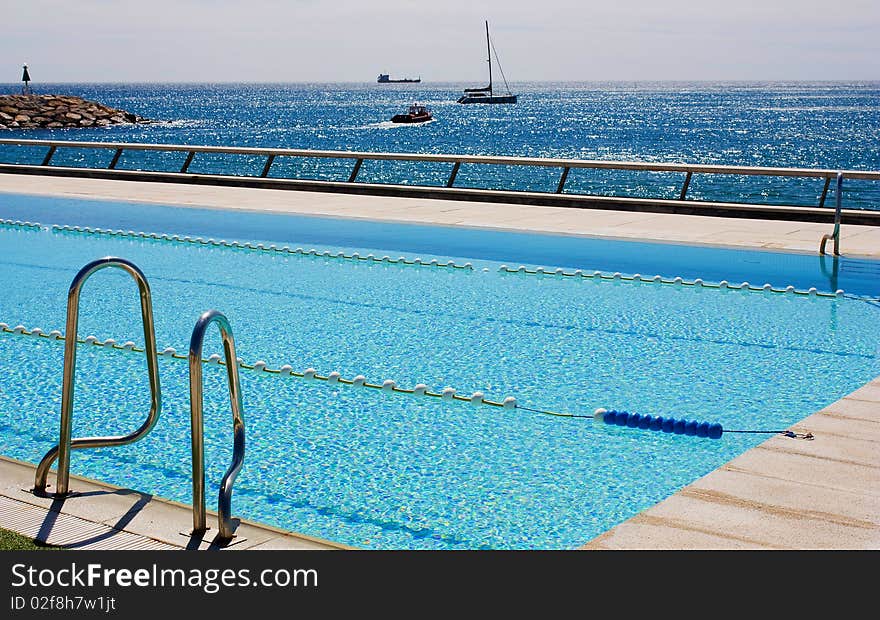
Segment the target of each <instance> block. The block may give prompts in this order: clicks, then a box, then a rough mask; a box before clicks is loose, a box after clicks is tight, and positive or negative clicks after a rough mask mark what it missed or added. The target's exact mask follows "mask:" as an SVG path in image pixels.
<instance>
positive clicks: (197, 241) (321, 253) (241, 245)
mask: <svg viewBox="0 0 880 620" xmlns="http://www.w3.org/2000/svg"><path fill="white" fill-rule="evenodd" d="M50 228H51V229H52V230H53V231H59V232H74V233H81V234H89V235H109V236H113V237H129V238H138V239H151V240H156V241H172V242H176V243H189V244H192V245H208V246H214V247H225V248H234V249H240V250H256V251H258V252H274V253H277V254H291V255H300V256H315V257H320V258H334V259H341V260H354V261H364V262H373V263H389V264H392V265H397V264H400V265H415V266H420V267H445V268H448V269H460V270H465V271H473V269H474V266H473V265H472V264H471V263H464V264H463V265H460V264H458V263H456V262H455V261H452V260H450V261H446V262H441V261H438V260H437V259H434V258H432V259H431V260H422V259H421V258H414V259H408V258H406V257H405V256H399V257H397V258H392V257H390V256H376V255H375V254H366V255H361V254H360V252H352V253H351V254H346V253H345V252H330V251H329V250H315V249H311V248H307V249H303V248H290V247H289V246H286V245H285V246H277V245H274V244H264V243H251V242H249V241H248V242H241V241H227V240H225V239H205V238H203V237H190V236H185V235H168V234H165V233H147V232H136V231H133V230H110V229H105V228H91V227H89V226H61V225H58V224H53V225H52V226H51V227H50Z"/></svg>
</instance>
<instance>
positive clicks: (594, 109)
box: [0, 82, 880, 209]
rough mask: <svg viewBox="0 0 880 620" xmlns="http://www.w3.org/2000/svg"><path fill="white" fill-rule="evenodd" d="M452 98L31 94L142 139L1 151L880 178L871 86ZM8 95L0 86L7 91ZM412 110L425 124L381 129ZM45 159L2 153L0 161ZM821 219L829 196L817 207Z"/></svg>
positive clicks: (334, 170) (646, 180)
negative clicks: (598, 164) (579, 165)
mask: <svg viewBox="0 0 880 620" xmlns="http://www.w3.org/2000/svg"><path fill="white" fill-rule="evenodd" d="M462 86H463V85H461V84H448V83H447V84H430V83H422V84H390V85H379V84H374V83H369V84H45V85H43V84H37V85H36V86H35V90H36V91H37V92H42V93H50V92H51V93H63V94H74V95H79V96H82V97H85V98H88V99H94V100H98V101H100V102H102V103H105V104H107V105H111V106H116V107H120V108H123V109H125V110H128V111H131V112H136V113H138V114H141V115H142V116H146V117H149V118H152V119H155V120H158V121H161V122H159V123H157V124H153V125H143V126H117V127H108V128H104V129H76V130H38V131H22V130H16V131H8V132H4V133H3V134H2V135H3V136H4V137H28V138H35V139H63V140H89V141H108V142H150V143H174V144H192V145H226V146H250V147H278V148H297V149H326V150H355V151H374V152H384V151H393V152H404V153H453V154H474V155H477V154H479V155H513V156H528V157H565V158H578V159H608V160H637V161H649V162H690V163H707V164H726V165H745V166H783V167H818V168H832V169H837V168H846V169H856V170H880V82H860V83H833V82H817V83H806V82H782V83H744V82H735V83H709V82H700V83H647V82H640V83H623V82H620V83H614V82H610V83H583V84H578V83H517V84H512V86H511V88H512V90H513V91H514V92H516V93H517V94H518V95H519V103H518V104H516V105H492V106H485V105H482V106H481V105H460V104H457V103H455V100H456V98H457V97H458V95H459V94H460V89H461V87H462ZM19 88H20V86H19V85H18V84H7V85H0V92H9V93H14V92H17V91H18V89H19ZM414 101H419V102H421V103H425V104H427V105H428V107H429V108H431V109H432V111H433V113H434V116H435V119H436V120H435V121H433V122H431V123H427V124H423V125H415V126H402V125H395V124H392V123H390V122H389V119H390V118H391V116H392V115H394V114H395V113H398V112H400V111H402V110H403V109H404V108H405V107H406V106H407V105H409V104H410V103H412V102H414ZM43 154H44V149H27V148H20V147H18V148H10V147H0V162H25V161H29V162H32V163H39V162H40V161H41V160H42V156H43ZM111 156H112V152H109V151H108V152H105V153H100V154H97V155H96V154H94V153H89V152H85V151H77V150H73V149H68V150H64V149H63V150H61V151H59V152H58V153H57V154H56V156H55V159H54V160H53V163H55V164H57V165H65V164H66V165H86V164H88V165H103V166H106V165H107V163H109V160H110V157H111ZM184 158H185V153H176V154H170V155H169V154H155V153H153V154H143V153H126V154H125V155H124V156H123V158H122V160H121V162H120V164H119V167H120V168H129V169H153V170H172V171H173V170H178V169H179V168H180V166H181V164H182V163H183V159H184ZM263 163H264V158H250V157H245V156H207V155H204V156H203V155H199V156H197V157H196V159H195V160H194V162H193V163H192V165H191V167H190V171H192V172H211V173H223V174H252V175H255V174H259V173H260V171H261V170H262V166H263ZM351 166H352V163H351V162H350V161H347V162H346V161H327V160H315V159H308V158H302V159H293V158H283V159H279V160H276V163H275V165H274V166H273V169H272V174H271V176H275V177H285V176H286V177H298V178H313V179H322V180H347V178H348V175H349V174H350V172H351ZM450 167H451V165H449V164H410V163H399V162H393V163H392V162H365V164H364V166H363V168H362V169H361V172H360V174H359V177H358V180H359V181H364V182H378V183H410V184H428V185H443V184H445V182H446V179H447V178H448V175H449V172H450ZM558 178H559V170H555V169H538V170H533V169H521V168H511V169H508V168H504V167H494V166H493V167H490V166H480V165H471V166H463V167H462V168H461V171H460V172H459V175H458V177H457V180H456V184H457V185H458V186H461V187H483V188H492V189H523V190H533V191H553V190H555V187H556V183H557V182H558ZM682 182H683V175H681V174H671V173H647V172H618V171H585V170H575V171H572V173H571V174H570V176H569V178H568V182H567V184H566V192H571V193H591V194H601V195H617V196H646V197H647V196H654V197H664V198H673V197H676V196H677V195H678V192H679V191H680V189H681V185H682ZM822 186H823V182H822V181H821V180H817V179H806V180H799V179H773V178H744V177H737V176H717V175H695V176H694V178H693V181H692V182H691V185H690V188H689V192H688V197H689V198H690V199H693V200H729V201H743V202H750V203H758V204H803V205H816V204H817V203H818V198H819V195H820V194H821V192H822ZM826 204H827V205H828V206H829V207H830V206H831V205H833V190H832V194H831V195H829V200H828V201H827V203H826ZM844 206H845V207H848V208H864V209H877V208H880V183H877V182H871V181H847V183H846V186H845V188H844Z"/></svg>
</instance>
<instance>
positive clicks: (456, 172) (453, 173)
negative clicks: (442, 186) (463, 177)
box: [446, 161, 461, 187]
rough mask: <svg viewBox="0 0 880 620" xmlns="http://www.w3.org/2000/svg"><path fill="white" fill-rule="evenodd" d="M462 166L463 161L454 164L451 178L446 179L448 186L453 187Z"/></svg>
mask: <svg viewBox="0 0 880 620" xmlns="http://www.w3.org/2000/svg"><path fill="white" fill-rule="evenodd" d="M459 168H461V162H460V161H457V162H455V165H454V166H452V172H451V173H450V174H449V180H448V181H446V187H452V185H453V184H454V183H455V177H456V176H457V175H458V169H459Z"/></svg>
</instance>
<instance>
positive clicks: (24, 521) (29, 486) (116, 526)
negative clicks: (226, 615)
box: [0, 456, 348, 551]
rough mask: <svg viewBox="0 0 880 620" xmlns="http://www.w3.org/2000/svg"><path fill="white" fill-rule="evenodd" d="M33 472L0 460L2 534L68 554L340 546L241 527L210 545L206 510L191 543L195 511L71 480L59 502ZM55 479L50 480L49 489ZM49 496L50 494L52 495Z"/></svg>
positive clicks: (212, 521) (213, 522) (211, 517)
mask: <svg viewBox="0 0 880 620" xmlns="http://www.w3.org/2000/svg"><path fill="white" fill-rule="evenodd" d="M34 471H35V468H34V466H33V465H31V464H29V463H23V462H22V461H18V460H15V459H11V458H8V457H5V456H0V527H4V528H6V529H10V530H13V531H16V532H18V533H19V534H24V535H25V536H29V537H31V538H35V539H38V540H40V541H41V542H44V543H47V544H50V545H56V546H59V547H65V548H68V549H85V550H92V551H95V550H112V549H140V550H159V551H163V550H167V551H174V550H183V549H192V550H195V549H201V550H206V549H210V550H217V551H221V550H235V551H238V550H244V549H265V550H270V549H271V550H279V549H286V550H321V549H347V548H348V547H346V546H344V545H339V544H336V543H332V542H328V541H324V540H320V539H318V538H313V537H310V536H304V535H301V534H293V533H291V532H286V531H284V530H280V529H278V528H273V527H269V526H267V525H263V524H260V523H252V522H249V521H241V522H240V523H239V524H238V526H237V528H236V530H235V538H233V539H232V540H231V541H229V542H228V543H226V544H223V543H222V542H218V541H217V540H215V538H214V536H215V535H216V533H217V513H216V512H212V511H208V530H207V532H205V533H204V535H199V536H193V535H191V533H190V532H191V530H192V506H187V505H185V504H180V503H178V502H173V501H171V500H167V499H163V498H159V497H154V496H152V495H149V494H147V493H141V492H139V491H134V490H131V489H123V488H121V487H117V486H113V485H111V484H107V483H104V482H99V481H96V480H90V479H89V478H83V477H81V476H75V475H72V474H71V476H70V490H71V493H70V495H68V496H67V497H65V498H63V499H55V498H54V497H51V496H49V497H47V496H38V495H35V494H34V493H33V491H32V490H33V488H34ZM54 478H55V476H54V472H53V474H52V475H51V476H49V480H50V483H52V482H54ZM50 490H51V489H50Z"/></svg>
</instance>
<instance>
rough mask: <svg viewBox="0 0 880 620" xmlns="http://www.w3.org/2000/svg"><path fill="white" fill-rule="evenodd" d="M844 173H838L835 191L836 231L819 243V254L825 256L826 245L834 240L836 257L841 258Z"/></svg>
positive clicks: (823, 236)
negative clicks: (830, 240)
mask: <svg viewBox="0 0 880 620" xmlns="http://www.w3.org/2000/svg"><path fill="white" fill-rule="evenodd" d="M842 194H843V172H838V173H837V186H836V187H835V191H834V200H835V207H834V231H833V232H832V233H831V234H830V235H828V234H825V235H822V240H821V241H820V242H819V254H823V255H824V254H825V244H826V243H827V242H828V240H829V239H833V240H834V255H835V256H840V215H841V214H840V212H841V206H842V204H843V196H842Z"/></svg>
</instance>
